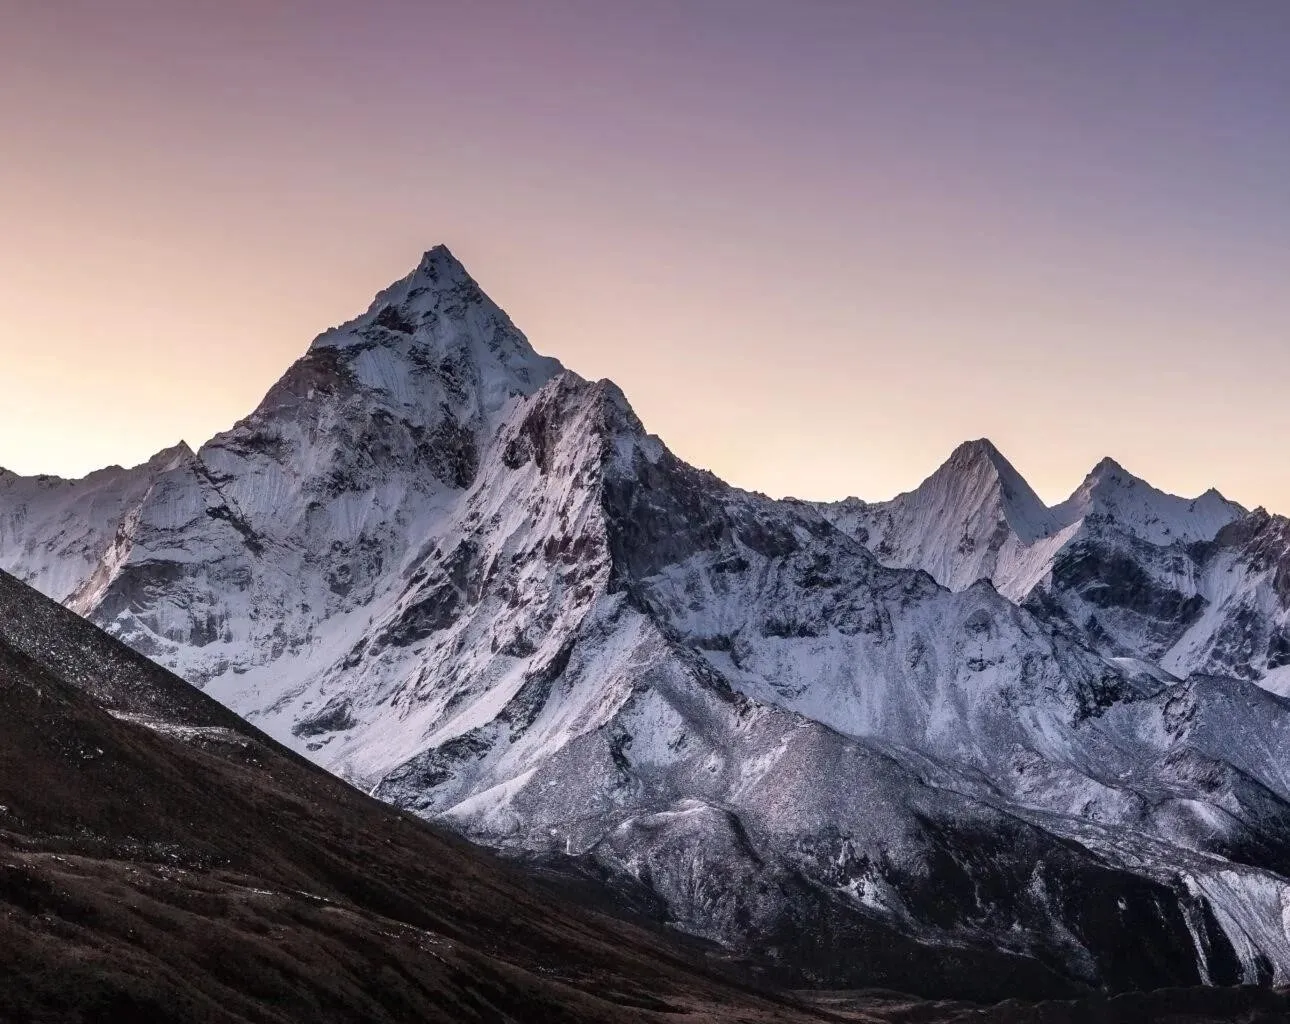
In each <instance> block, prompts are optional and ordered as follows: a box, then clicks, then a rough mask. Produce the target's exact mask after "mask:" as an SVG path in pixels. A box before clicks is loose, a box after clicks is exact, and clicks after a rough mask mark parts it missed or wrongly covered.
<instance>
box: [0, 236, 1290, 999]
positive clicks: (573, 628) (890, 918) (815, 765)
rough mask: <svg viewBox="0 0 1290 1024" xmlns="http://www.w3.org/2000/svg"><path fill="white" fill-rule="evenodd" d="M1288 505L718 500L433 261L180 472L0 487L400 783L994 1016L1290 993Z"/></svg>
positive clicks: (605, 391)
mask: <svg viewBox="0 0 1290 1024" xmlns="http://www.w3.org/2000/svg"><path fill="white" fill-rule="evenodd" d="M1283 522H1284V521H1280V520H1276V519H1275V518H1274V517H1269V516H1267V515H1266V514H1264V513H1250V514H1246V513H1244V511H1243V510H1240V509H1239V508H1237V507H1235V506H1232V505H1230V503H1227V502H1224V501H1223V500H1222V499H1221V498H1218V497H1217V496H1206V497H1204V498H1202V499H1198V500H1197V501H1196V502H1192V503H1187V502H1181V501H1180V500H1179V499H1169V498H1168V497H1167V496H1163V495H1159V492H1154V491H1151V490H1150V489H1148V488H1146V485H1142V484H1140V482H1133V481H1131V480H1129V479H1127V478H1126V477H1125V476H1124V475H1123V474H1122V471H1118V467H1117V468H1116V469H1115V470H1112V469H1111V468H1110V467H1108V466H1104V467H1099V471H1098V472H1096V473H1095V474H1094V476H1093V477H1090V481H1088V482H1086V485H1085V486H1084V487H1083V488H1081V490H1080V491H1079V492H1077V494H1076V495H1075V496H1074V497H1073V498H1072V500H1071V502H1068V503H1067V504H1066V505H1064V506H1060V507H1059V508H1057V509H1047V508H1045V507H1044V506H1043V503H1042V502H1040V501H1039V499H1038V498H1037V497H1036V496H1035V495H1034V493H1033V491H1031V490H1030V488H1029V487H1028V486H1027V485H1026V484H1025V482H1024V481H1023V480H1022V479H1021V478H1020V476H1019V475H1017V474H1016V471H1015V470H1013V469H1012V468H1011V466H1009V465H1008V464H1007V462H1006V460H1004V459H1003V457H1002V456H1001V455H1000V454H999V453H998V452H997V451H996V450H995V449H994V448H993V446H990V445H989V444H988V442H976V443H973V444H969V445H966V446H964V447H963V448H962V449H960V450H959V451H958V452H956V453H955V455H954V457H953V458H952V459H951V461H950V463H948V464H947V466H946V467H943V468H942V470H940V471H938V473H937V475H936V476H934V477H933V478H932V479H931V480H929V481H928V483H927V484H925V485H924V486H923V487H922V488H920V489H919V490H918V491H915V492H912V493H911V494H910V495H905V496H902V497H901V498H898V499H896V500H895V501H894V502H891V503H887V504H886V505H866V504H864V503H862V502H858V501H854V500H853V501H849V502H845V503H840V504H838V505H823V506H821V505H812V504H810V503H804V502H791V501H783V502H780V501H772V500H770V499H768V498H765V497H764V496H761V495H755V494H750V493H746V492H742V491H739V490H737V489H735V488H731V487H729V486H727V485H726V484H724V483H722V482H721V481H720V480H718V479H717V478H715V477H714V476H712V475H711V474H709V473H706V472H703V471H701V470H698V469H695V468H693V467H690V466H688V465H686V464H685V463H683V462H681V461H680V460H678V459H677V458H675V456H673V455H672V454H671V453H670V452H669V451H668V450H667V449H666V447H665V446H664V445H663V444H662V443H661V442H660V441H659V440H658V439H657V438H655V437H652V436H651V435H649V434H648V433H647V432H646V431H645V429H644V427H643V426H642V425H641V423H640V422H639V421H638V419H637V418H636V416H635V414H634V413H633V412H632V410H631V408H630V406H629V404H628V403H627V400H626V399H625V398H624V396H623V395H622V393H621V392H620V391H619V390H618V389H617V388H616V387H615V386H613V385H612V384H610V383H608V382H604V381H601V382H589V381H585V380H583V379H582V378H580V377H578V376H577V375H576V374H574V373H572V372H569V371H564V370H562V369H561V368H560V367H559V365H558V364H557V363H555V362H554V361H552V360H548V359H544V358H542V357H540V356H537V355H536V354H534V353H533V351H532V350H531V349H530V348H529V346H528V344H527V342H526V341H525V340H524V339H523V337H522V336H521V335H520V334H519V333H518V332H517V331H516V330H515V328H514V327H513V326H512V325H511V324H510V322H509V320H507V319H506V317H505V315H504V314H502V313H501V311H500V310H499V309H497V307H496V306H495V305H493V304H492V303H491V302H490V301H489V300H488V299H486V298H485V297H484V296H483V294H482V293H481V292H480V290H479V289H478V287H477V286H476V285H475V284H474V282H473V281H471V280H470V278H469V276H468V275H467V274H466V273H465V271H464V269H462V268H461V266H460V264H458V263H457V262H456V261H455V260H454V259H453V258H452V257H451V255H450V254H448V253H447V251H446V250H444V249H442V248H440V249H436V250H432V251H431V252H430V253H428V254H427V256H426V258H425V260H424V261H423V262H422V264H421V265H420V267H418V268H417V270H416V271H414V272H413V274H411V275H409V277H408V278H406V279H404V280H403V281H401V282H399V283H398V284H396V285H395V286H393V287H392V288H391V289H389V290H387V291H386V292H384V293H382V294H381V295H380V296H378V297H377V299H376V301H375V303H374V304H373V306H372V308H371V309H370V310H369V311H368V312H367V313H366V314H364V315H363V316H362V317H359V318H358V319H357V320H355V321H353V322H352V323H350V324H347V325H345V326H343V327H340V328H337V329H336V330H333V331H329V332H328V333H326V334H324V335H323V336H321V337H320V338H319V339H318V340H317V341H315V342H314V344H313V346H312V347H311V348H310V350H309V352H308V353H307V354H306V355H305V356H304V358H303V359H302V360H300V361H299V362H297V363H296V364H295V365H294V366H293V367H292V368H291V369H290V370H289V371H288V372H287V374H286V376H285V377H284V378H283V380H282V381H280V382H279V383H278V384H277V385H276V386H275V387H274V388H273V390H272V391H271V392H270V393H269V395H268V396H267V397H266V399H265V401H264V402H263V403H262V405H261V406H260V408H259V409H257V410H256V411H255V412H254V413H253V414H252V415H251V416H250V417H248V418H247V419H246V420H244V421H242V422H241V423H239V424H237V425H236V426H235V427H234V428H233V429H232V430H230V431H229V432H227V433H225V434H223V435H220V436H218V437H216V438H215V439H213V440H212V441H211V442H209V443H208V444H207V445H204V446H203V447H202V448H201V450H200V451H198V452H196V453H193V452H188V451H186V450H179V451H176V452H171V453H163V455H162V456H158V458H157V459H154V460H152V462H150V463H148V464H146V465H145V466H142V467H139V468H138V469H136V470H129V471H107V472H106V473H105V474H98V475H96V476H93V477H90V478H87V479H86V480H85V481H71V482H63V481H49V480H34V481H33V480H25V479H21V478H16V477H12V476H6V477H0V524H3V525H2V527H0V529H2V531H3V532H0V560H2V561H0V564H3V565H4V567H6V568H8V569H10V570H11V571H14V572H15V573H17V574H18V575H19V576H21V577H23V578H26V579H29V580H31V581H33V582H34V583H36V584H37V585H39V586H42V587H44V588H45V589H46V590H47V591H48V592H50V593H51V595H52V596H55V597H57V598H59V599H60V600H63V601H65V602H67V603H68V604H69V605H70V606H71V607H73V608H74V609H76V610H77V611H80V612H82V613H83V614H85V615H87V616H89V617H90V618H92V619H93V620H95V621H97V622H99V623H100V624H102V625H103V626H104V627H105V628H107V629H108V630H110V631H111V632H113V633H115V634H116V635H117V636H119V637H121V638H122V639H124V640H125V641H126V642H127V643H129V644H131V645H132V646H133V647H135V648H136V649H137V650H139V651H142V652H143V653H145V654H147V655H149V656H150V657H153V658H155V659H156V660H158V661H160V662H161V663H162V664H164V665H166V666H167V667H170V668H173V669H174V670H176V671H177V672H179V673H180V674H181V675H184V676H185V677H186V678H188V679H190V680H192V681H193V682H195V683H197V684H199V685H201V686H203V687H204V688H205V689H206V690H207V692H208V693H209V694H211V695H213V696H215V697H217V698H218V699H219V700H221V701H222V702H223V703H225V704H226V705H228V706H229V707H231V708H233V709H234V710H236V711H238V712H239V713H240V714H243V715H245V716H247V717H248V718H249V719H250V720H251V721H253V722H254V723H255V724H257V725H258V726H260V727H261V728H263V729H265V730H266V731H268V732H269V733H270V734H272V735H274V736H275V737H277V738H279V739H281V740H282V741H283V742H286V743H288V744H290V745H292V746H294V747H295V748H296V749H298V750H300V751H302V752H304V753H306V754H307V755H308V756H309V757H311V758H312V759H314V760H315V761H317V762H318V763H319V764H321V765H323V766H325V767H327V768H329V769H331V770H332V771H334V772H336V773H338V774H340V775H342V776H344V777H345V778H348V779H350V780H352V781H355V782H357V783H359V784H361V785H362V786H364V787H365V788H367V789H369V790H370V791H371V792H373V793H374V794H376V795H378V796H380V797H382V798H383V799H385V800H387V801H390V802H392V803H394V804H396V805H398V806H400V807H404V808H407V809H411V810H414V811H416V812H417V813H418V814H421V815H423V816H426V817H429V818H433V819H436V820H440V821H445V822H449V823H451V824H452V825H453V826H454V827H456V828H458V829H460V830H461V831H462V832H464V833H466V834H467V835H469V836H471V837H472V838H476V839H479V840H481V841H483V842H486V843H489V844H491V845H494V846H497V847H500V848H503V849H506V850H508V851H510V852H512V853H514V854H515V855H517V856H522V857H528V858H538V859H541V860H543V861H545V862H547V863H549V864H552V865H556V866H558V867H559V868H560V869H561V870H564V871H572V872H576V873H579V874H582V875H586V876H590V877H594V878H596V879H598V880H599V881H601V882H604V883H606V884H608V885H610V886H612V887H614V888H616V889H617V890H618V891H619V892H620V893H621V894H623V896H624V897H625V898H628V899H630V900H631V901H633V902H634V903H635V904H636V905H637V906H638V907H639V908H640V909H642V910H644V911H646V912H648V913H651V914H654V915H656V916H658V917H660V918H662V919H664V920H666V921H668V922H669V923H671V924H672V925H674V926H675V927H677V928H679V929H683V930H685V931H689V932H692V933H694V934H697V935H700V936H703V937H706V938H710V939H713V940H715V941H717V942H719V943H722V944H724V945H726V946H728V947H731V948H733V949H736V950H739V951H741V952H750V953H756V954H757V955H759V956H760V957H761V958H762V960H763V962H764V963H765V964H766V969H767V970H769V971H772V972H775V973H777V974H778V975H781V976H783V977H785V978H787V979H791V980H793V981H795V982H797V983H801V982H810V983H818V984H821V985H831V986H839V985H872V984H882V985H888V986H891V987H906V988H908V987H911V986H916V987H919V988H921V989H922V990H924V991H937V992H945V993H950V992H953V993H960V994H977V995H989V994H994V993H996V992H1012V993H1021V992H1030V993H1034V994H1040V993H1056V992H1069V991H1072V990H1077V989H1079V988H1082V987H1112V988H1122V987H1133V986H1142V985H1163V984H1185V983H1191V982H1205V983H1227V982H1235V981H1241V980H1246V981H1255V980H1271V979H1278V980H1284V979H1285V978H1286V977H1287V976H1288V975H1290V936H1288V935H1287V930H1286V926H1285V923H1284V922H1285V916H1284V912H1283V909H1282V908H1283V906H1290V883H1287V881H1286V876H1287V874H1290V863H1288V860H1290V856H1288V855H1287V854H1286V852H1285V851H1286V849H1287V841H1288V840H1290V802H1288V801H1290V768H1287V765H1290V758H1288V757H1287V756H1286V755H1287V754H1288V753H1290V704H1287V702H1285V701H1283V700H1282V699H1280V698H1278V697H1276V696H1274V695H1273V694H1271V693H1269V692H1268V690H1267V689H1264V688H1261V687H1260V686H1258V685H1256V682H1257V681H1264V682H1268V681H1269V680H1275V672H1276V669H1277V668H1278V667H1279V666H1280V665H1281V662H1282V660H1284V659H1285V652H1284V651H1283V650H1282V648H1281V647H1278V646H1277V644H1278V643H1280V642H1281V641H1279V640H1274V639H1273V634H1274V633H1275V631H1276V630H1278V629H1280V624H1281V623H1282V622H1283V621H1284V608H1285V593H1286V588H1285V587H1284V586H1282V584H1283V583H1284V580H1282V579H1281V576H1283V575H1284V574H1285V571H1284V570H1283V569H1282V566H1284V565H1285V564H1287V563H1286V561H1285V538H1286V533H1285V531H1284V529H1283V528H1282V524H1283ZM1228 566H1236V567H1237V568H1234V569H1232V570H1231V571H1228V568H1227V567H1228ZM923 570H925V571H923ZM929 574H930V575H929ZM982 577H985V578H988V579H993V580H995V582H996V584H997V589H996V586H995V585H991V583H989V582H978V580H979V579H980V578H982ZM1224 585H1228V586H1229V589H1228V590H1225V591H1222V590H1221V587H1222V586H1224ZM1001 592H1002V593H1001ZM1278 602H1279V603H1278ZM1246 609H1253V610H1251V611H1249V612H1248V613H1247V611H1246ZM1242 616H1247V617H1246V618H1245V619H1242ZM1250 616H1253V618H1250ZM1278 616H1281V618H1280V619H1278ZM1276 635H1278V636H1279V635H1280V634H1279V633H1277V634H1276ZM1247 638H1248V639H1247ZM1278 652H1279V653H1278ZM1129 944H1132V948H1134V949H1135V950H1137V953H1136V954H1135V956H1133V957H1125V956H1123V955H1121V954H1122V951H1123V950H1124V949H1125V948H1128V946H1129ZM929 948H930V949H934V950H936V956H935V957H933V958H930V960H929V958H928V957H927V956H926V955H925V951H926V950H927V949H929Z"/></svg>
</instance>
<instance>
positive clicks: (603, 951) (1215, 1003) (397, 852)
mask: <svg viewBox="0 0 1290 1024" xmlns="http://www.w3.org/2000/svg"><path fill="white" fill-rule="evenodd" d="M0 704H2V705H3V715H0V735H2V737H3V740H4V742H3V745H0V763H2V764H3V769H4V770H3V771H2V772H0V800H2V801H3V803H2V804H0V858H2V863H0V939H2V940H3V941H0V978H3V984H0V1017H3V1019H4V1020H6V1021H14V1022H19V1021H43V1022H55V1021H57V1022H86V1024H88V1022H98V1021H104V1020H130V1021H146V1022H149V1024H169V1022H176V1024H178V1022H181V1021H182V1022H184V1024H205V1022H211V1024H215V1022H218V1024H239V1022H265V1024H268V1022H287V1021H303V1020H309V1021H330V1020H338V1021H339V1020H345V1021H349V1020H356V1019H362V1020H365V1021H396V1020H397V1021H403V1020H409V1019H416V1020H424V1021H439V1020H442V1021H454V1022H459V1021H471V1020H478V1021H489V1022H495V1021H526V1022H527V1021H532V1020H544V1021H545V1020H549V1021H562V1022H579V1021H614V1022H620V1021H639V1022H642V1024H644V1022H648V1021H663V1020H674V1019H676V1018H677V1016H678V1015H681V1016H686V1017H695V1018H701V1019H703V1020H710V1021H714V1022H720V1021H726V1020H729V1021H734V1020H739V1021H742V1022H745V1024H749V1022H761V1024H776V1022H778V1024H807V1022H810V1021H844V1020H855V1021H861V1020H863V1021H870V1022H872V1021H877V1020H891V1021H896V1020H906V1019H908V1014H909V1013H910V1012H911V1010H912V1011H913V1012H915V1013H917V1014H918V1019H920V1020H923V1021H927V1022H929V1024H938V1022H939V1024H954V1022H958V1021H963V1020H969V1019H970V1020H973V1021H983V1020H985V1021H991V1020H994V1021H1000V1022H1004V1021H1011V1022H1018V1021H1039V1020H1043V1021H1045V1022H1051V1021H1053V1020H1055V1019H1065V1018H1055V1017H1054V1016H1053V1010H1054V1005H1053V1004H1051V1003H1048V1004H1044V1006H1042V1007H1040V1006H1035V1007H1027V1006H1023V1005H1021V1004H1018V1003H1017V1002H1016V1001H1015V1000H1014V1001H1011V1002H1010V1003H1008V1004H1005V1005H1004V1006H1002V1007H999V1008H997V1009H995V1010H988V1009H984V1008H981V1007H978V1006H969V1005H955V1004H938V1005H929V1004H916V1005H915V1006H911V1005H910V1004H911V1001H910V1000H908V999H893V998H892V997H891V996H889V995H884V994H881V993H849V994H843V993H834V994H830V995H828V996H827V997H822V998H819V999H812V1000H810V1001H809V1002H806V1001H800V1000H798V999H794V998H790V997H786V996H774V995H769V994H760V993H757V992H755V991H752V990H750V989H748V988H746V987H744V986H742V985H739V984H737V983H734V982H731V981H729V980H727V979H725V978H723V977H722V976H720V975H718V974H716V973H715V972H714V971H713V970H712V969H711V968H710V967H708V966H706V965H705V953H704V951H703V950H702V949H700V948H698V947H687V946H685V945H678V944H677V943H676V942H675V941H672V942H667V941H664V940H663V938H662V937H661V936H659V935H656V934H653V933H651V932H649V931H647V930H644V929H642V928H641V927H639V926H636V925H631V924H626V923H623V922H622V921H621V920H617V919H615V918H610V917H605V916H603V915H602V914H599V913H597V912H595V911H593V910H590V909H585V908H581V907H578V906H576V905H574V904H573V903H572V902H571V901H570V899H569V895H568V893H567V892H564V891H561V890H560V889H559V888H557V887H556V886H554V885H553V884H552V883H550V882H546V881H541V880H538V879H536V878H534V877H532V876H526V875H524V874H522V873H520V872H519V871H517V870H515V869H514V868H511V867H508V866H507V865H505V864H502V863H500V862H498V861H496V860H494V859H493V858H492V857H491V856H489V855H488V854H486V853H484V852H483V851H480V850H478V849H474V848H471V847H469V846H467V845H466V844H463V843H461V842H460V841H456V840H453V839H451V838H450V837H448V836H445V835H443V834H441V833H439V832H437V831H436V830H434V829H433V828H431V827H429V826H427V825H425V824H424V823H422V822H420V821H418V820H417V819H416V818H414V817H412V816H409V815H406V814H400V813H398V812H397V811H394V810H392V809H390V808H388V807H386V806H384V805H382V804H379V803H377V802H376V801H373V800H370V799H368V798H366V797H364V796H363V795H361V794H360V793H358V792H357V791H355V790H353V789H352V788H350V787H348V786H346V785H345V784H343V783H341V782H340V781H339V780H336V779H335V778H333V777H331V776H329V775H327V774H326V773H324V772H322V771H320V770H319V769H317V768H314V767H312V766H310V765H309V764H307V763H306V762H305V761H303V760H302V759H301V758H299V757H297V756H295V755H293V754H291V753H290V752H288V751H286V750H285V749H283V748H282V747H280V746H279V745H278V744H276V743H275V742H274V741H272V740H271V739H269V738H268V737H267V736H265V735H264V734H263V733H260V732H259V731H258V730H255V729H254V728H252V727H250V726H248V725H247V724H246V723H245V722H244V721H242V720H241V719H239V718H238V717H237V716H235V715H233V714H232V713H230V712H228V711H227V710H225V709H224V708H222V707H221V706H220V705H218V704H217V703H215V702H214V701H213V700H211V699H210V698H208V697H205V696H204V695H202V694H201V693H200V692H198V691H197V690H195V689H193V688H192V687H190V686H189V685H188V684H186V683H184V682H182V681H181V680H179V679H177V678H176V677H174V676H171V675H169V674H168V673H166V672H165V671H164V670H162V669H159V668H157V667H156V666H154V665H152V664H151V663H149V662H148V661H146V660H145V659H143V658H142V657H140V656H139V655H137V654H135V653H134V652H132V651H130V650H129V649H128V648H126V647H124V646H123V645H121V644H120V643H118V642H116V641H114V640H113V639H111V638H110V637H108V636H107V635H106V634H103V633H101V632H100V631H98V630H97V629H96V628H95V627H93V626H92V625H90V624H89V623H86V622H85V621H84V620H81V619H79V618H77V617H76V616H75V615H73V614H71V613H70V612H68V611H66V610H65V609H62V608H60V607H58V606H57V605H56V604H54V603H53V602H50V601H48V600H47V599H45V598H43V597H41V596H39V595H37V594H35V593H34V592H32V591H31V590H30V589H28V588H27V587H25V586H23V585H22V584H20V583H18V582H17V581H16V580H14V579H12V578H11V577H8V576H6V575H4V574H0ZM1288 1008H1290V997H1288V996H1287V995H1285V994H1284V993H1274V992H1271V991H1258V990H1248V989H1245V990H1228V991H1226V992H1223V991H1221V990H1213V991H1211V992H1209V993H1206V992H1203V991H1197V990H1190V991H1188V990H1183V991H1174V992H1157V993H1150V994H1145V995H1142V996H1138V997H1133V998H1132V999H1131V1001H1129V1002H1127V1003H1126V1001H1125V999H1124V998H1123V997H1122V998H1121V999H1119V1000H1111V1001H1108V1000H1105V999H1095V1000H1087V1001H1084V1002H1081V1003H1069V1004H1066V1005H1065V1007H1064V1008H1060V1007H1059V1008H1058V1009H1057V1012H1058V1013H1063V1012H1065V1013H1067V1014H1069V1019H1070V1020H1072V1021H1074V1020H1080V1021H1108V1022H1109V1021H1120V1020H1124V1019H1135V1020H1144V1019H1153V1018H1154V1017H1155V1016H1156V1015H1157V1014H1159V1015H1160V1016H1162V1017H1163V1015H1164V1014H1165V1013H1168V1012H1174V1011H1178V1012H1182V1011H1184V1010H1185V1011H1186V1012H1187V1013H1188V1014H1189V1015H1188V1016H1187V1017H1186V1019H1187V1020H1190V1021H1195V1022H1197V1024H1199V1022H1202V1021H1213V1020H1232V1019H1236V1015H1237V1014H1245V1015H1248V1016H1247V1017H1246V1018H1245V1019H1251V1020H1253V1019H1258V1018H1256V1017H1255V1016H1254V1015H1256V1014H1260V1013H1267V1014H1268V1015H1269V1017H1268V1019H1275V1018H1273V1017H1272V1016H1271V1015H1272V1014H1277V1013H1284V1012H1285V1010H1286V1009H1288ZM1126 1013H1128V1014H1129V1015H1130V1017H1129V1018H1126V1017H1125V1014H1126ZM1193 1014H1194V1016H1193ZM1179 1019H1182V1018H1179Z"/></svg>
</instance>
